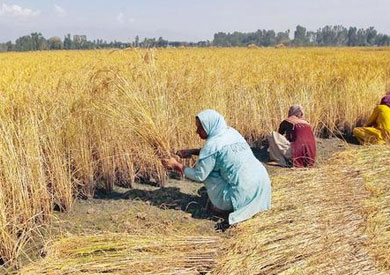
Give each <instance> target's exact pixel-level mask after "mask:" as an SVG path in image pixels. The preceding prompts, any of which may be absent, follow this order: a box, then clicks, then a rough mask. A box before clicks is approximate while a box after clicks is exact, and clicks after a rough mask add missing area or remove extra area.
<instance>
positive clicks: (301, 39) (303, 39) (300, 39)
mask: <svg viewBox="0 0 390 275" xmlns="http://www.w3.org/2000/svg"><path fill="white" fill-rule="evenodd" d="M308 44H309V38H308V37H307V33H306V28H305V27H302V26H300V25H298V26H297V27H296V30H295V32H294V45H296V46H306V45H308Z"/></svg>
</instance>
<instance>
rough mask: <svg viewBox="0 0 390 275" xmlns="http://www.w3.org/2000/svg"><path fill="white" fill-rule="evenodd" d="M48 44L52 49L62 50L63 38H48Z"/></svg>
mask: <svg viewBox="0 0 390 275" xmlns="http://www.w3.org/2000/svg"><path fill="white" fill-rule="evenodd" d="M48 46H49V49H50V50H61V49H62V48H63V44H62V41H61V38H59V37H57V36H54V37H50V38H49V40H48Z"/></svg>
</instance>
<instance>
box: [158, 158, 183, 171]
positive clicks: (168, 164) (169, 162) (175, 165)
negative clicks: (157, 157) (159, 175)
mask: <svg viewBox="0 0 390 275" xmlns="http://www.w3.org/2000/svg"><path fill="white" fill-rule="evenodd" d="M162 164H163V165H164V167H165V168H171V169H174V170H176V171H178V172H180V173H182V174H183V173H184V168H185V167H184V165H183V164H181V163H180V162H178V161H177V160H176V159H175V158H170V159H165V160H162Z"/></svg>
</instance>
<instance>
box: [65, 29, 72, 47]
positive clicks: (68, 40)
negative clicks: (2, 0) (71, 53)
mask: <svg viewBox="0 0 390 275" xmlns="http://www.w3.org/2000/svg"><path fill="white" fill-rule="evenodd" d="M72 44H73V42H72V38H71V36H70V33H68V34H67V35H66V36H65V38H64V49H67V50H70V49H72V48H73V47H72Z"/></svg>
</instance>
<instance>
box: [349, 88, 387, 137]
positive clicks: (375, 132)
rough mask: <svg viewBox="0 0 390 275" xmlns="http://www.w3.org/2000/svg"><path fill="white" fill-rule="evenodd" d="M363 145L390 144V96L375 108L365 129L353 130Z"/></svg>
mask: <svg viewBox="0 0 390 275" xmlns="http://www.w3.org/2000/svg"><path fill="white" fill-rule="evenodd" d="M353 134H354V136H355V137H356V138H357V139H358V140H359V142H360V143H361V144H385V143H389V142H390V95H386V96H385V97H384V98H382V100H381V103H380V104H379V105H378V106H376V107H375V109H374V111H373V113H372V115H371V116H370V118H369V119H368V121H367V123H366V126H365V127H357V128H355V129H353Z"/></svg>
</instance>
